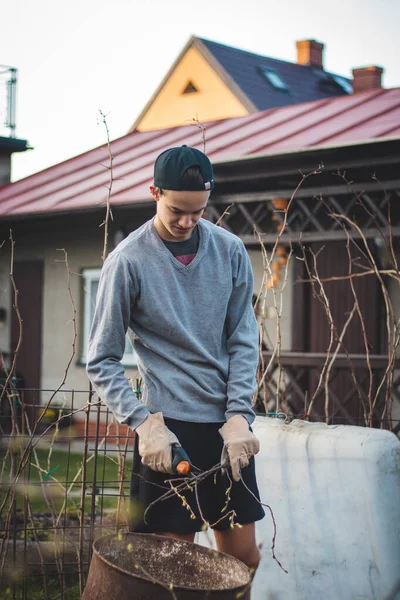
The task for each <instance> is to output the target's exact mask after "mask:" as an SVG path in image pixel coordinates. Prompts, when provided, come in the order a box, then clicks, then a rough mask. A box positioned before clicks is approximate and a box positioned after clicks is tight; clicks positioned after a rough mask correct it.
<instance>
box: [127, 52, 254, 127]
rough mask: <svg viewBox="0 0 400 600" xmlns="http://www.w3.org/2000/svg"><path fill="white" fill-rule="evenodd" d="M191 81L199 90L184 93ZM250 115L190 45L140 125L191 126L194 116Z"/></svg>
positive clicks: (200, 117)
mask: <svg viewBox="0 0 400 600" xmlns="http://www.w3.org/2000/svg"><path fill="white" fill-rule="evenodd" d="M189 81H191V82H192V83H193V84H194V86H195V87H196V88H197V89H198V90H199V91H198V92H193V93H191V94H182V92H183V90H184V89H185V87H186V86H187V84H188V83H189ZM247 114H248V110H247V109H246V108H245V107H244V106H243V104H242V103H241V102H239V100H238V99H237V98H236V96H235V95H234V94H233V93H232V92H231V91H230V89H229V88H228V87H227V86H226V85H225V83H224V82H223V81H222V79H221V78H220V77H219V75H217V73H216V72H215V71H214V69H213V68H212V67H211V66H210V65H209V63H208V62H207V61H206V60H205V59H204V58H203V57H202V55H201V54H200V52H199V51H198V50H197V49H195V48H189V50H188V51H187V52H186V54H185V55H184V56H183V58H182V60H181V61H180V63H179V64H178V65H177V67H176V69H175V70H174V71H173V73H172V74H171V76H170V77H169V79H168V81H167V82H166V84H165V85H164V86H163V88H162V89H161V91H160V92H159V94H158V95H157V96H156V98H155V100H154V101H153V103H152V104H151V106H150V108H149V109H148V111H147V112H146V114H145V115H144V117H143V118H142V120H141V121H140V122H139V124H138V125H137V129H138V130H139V131H148V130H150V129H163V128H166V127H174V126H176V125H187V124H188V121H189V120H190V119H192V118H193V117H197V118H198V119H199V121H201V122H205V121H210V120H213V119H226V118H229V117H241V116H244V115H247Z"/></svg>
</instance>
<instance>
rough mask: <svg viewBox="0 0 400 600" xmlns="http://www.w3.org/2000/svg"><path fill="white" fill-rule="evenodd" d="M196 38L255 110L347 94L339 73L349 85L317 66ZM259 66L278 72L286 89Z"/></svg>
mask: <svg viewBox="0 0 400 600" xmlns="http://www.w3.org/2000/svg"><path fill="white" fill-rule="evenodd" d="M198 39H199V40H200V41H201V42H202V43H203V44H204V45H205V46H206V48H207V49H208V50H209V51H210V52H211V53H212V54H213V55H214V57H215V58H216V60H217V61H218V62H219V63H220V64H221V66H222V67H223V68H224V69H225V70H226V71H227V73H228V74H229V75H230V76H231V77H232V79H233V80H234V81H235V83H236V84H237V85H238V86H239V87H240V88H241V89H242V90H243V92H244V93H245V94H246V95H247V97H248V98H249V99H250V100H251V101H252V102H253V104H254V105H255V106H256V107H257V108H258V110H265V109H267V108H272V107H278V106H288V105H290V104H298V103H300V102H309V101H313V100H323V99H324V98H332V97H335V96H345V95H347V93H348V92H346V91H345V90H344V89H343V87H342V86H341V85H340V84H338V83H337V81H336V80H335V79H334V77H340V79H339V81H342V82H344V84H346V82H347V84H350V85H351V80H349V79H346V78H345V77H341V76H336V75H332V74H331V73H327V72H326V71H324V70H322V69H318V68H316V67H309V66H304V65H298V64H296V63H290V62H286V61H283V60H278V59H275V58H268V57H267V56H261V55H260V54H253V53H252V52H246V51H245V50H239V49H238V48H232V47H231V46H225V45H224V44H219V43H217V42H212V41H210V40H206V39H204V38H198ZM262 67H264V68H266V69H268V70H271V71H273V72H274V73H276V74H278V75H279V76H280V77H281V79H282V80H283V81H284V83H286V85H287V87H288V90H287V91H286V90H281V89H277V88H276V87H274V86H273V85H272V84H271V83H270V82H269V81H268V80H267V79H266V77H265V76H264V75H263V73H262V71H261V68H262Z"/></svg>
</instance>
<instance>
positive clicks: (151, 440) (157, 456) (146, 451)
mask: <svg viewBox="0 0 400 600" xmlns="http://www.w3.org/2000/svg"><path fill="white" fill-rule="evenodd" d="M136 433H137V434H138V435H139V454H140V456H141V457H142V463H143V464H144V465H146V466H147V467H150V469H153V471H160V472H161V473H171V474H172V473H173V468H172V446H173V445H177V446H180V443H179V441H178V438H177V437H176V435H175V434H174V433H172V431H170V430H169V429H168V428H167V427H166V426H165V423H164V418H163V416H162V413H160V412H159V413H154V414H153V415H149V416H148V417H147V418H146V419H145V420H144V421H143V423H141V424H140V425H139V426H138V427H136Z"/></svg>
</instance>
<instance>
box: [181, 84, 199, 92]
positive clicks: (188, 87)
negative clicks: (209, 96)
mask: <svg viewBox="0 0 400 600" xmlns="http://www.w3.org/2000/svg"><path fill="white" fill-rule="evenodd" d="M198 91H199V90H198V89H197V87H196V86H195V85H194V83H193V82H192V81H189V83H188V84H187V85H186V87H185V89H184V90H183V92H182V94H194V93H196V92H198Z"/></svg>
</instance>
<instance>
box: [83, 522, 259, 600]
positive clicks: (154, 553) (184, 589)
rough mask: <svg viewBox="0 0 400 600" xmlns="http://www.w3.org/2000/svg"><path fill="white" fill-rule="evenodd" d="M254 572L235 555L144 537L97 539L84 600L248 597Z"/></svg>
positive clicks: (225, 598)
mask: <svg viewBox="0 0 400 600" xmlns="http://www.w3.org/2000/svg"><path fill="white" fill-rule="evenodd" d="M250 585H251V574H250V570H249V569H248V568H247V566H246V565H244V564H243V563H242V562H241V561H240V560H237V559H236V558H234V557H233V556H229V555H228V554H224V553H223V552H217V551H216V550H212V549H211V548H205V547H204V546H199V545H198V544H192V543H190V542H185V541H182V540H176V539H173V538H169V537H165V536H160V535H152V534H151V535H148V534H143V533H122V534H121V533H120V534H118V535H107V536H104V537H101V538H98V539H97V540H96V541H95V542H94V544H93V556H92V560H91V563H90V569H89V575H88V580H87V584H86V588H85V591H84V593H83V596H82V600H103V599H104V600H111V599H114V598H115V600H133V599H138V600H139V599H140V600H186V598H188V599H191V598H193V599H196V600H202V599H203V598H204V600H205V599H206V598H207V600H212V599H213V598H214V599H217V598H218V600H230V599H232V600H233V599H234V598H235V599H237V598H240V599H241V600H245V599H248V598H250Z"/></svg>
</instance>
